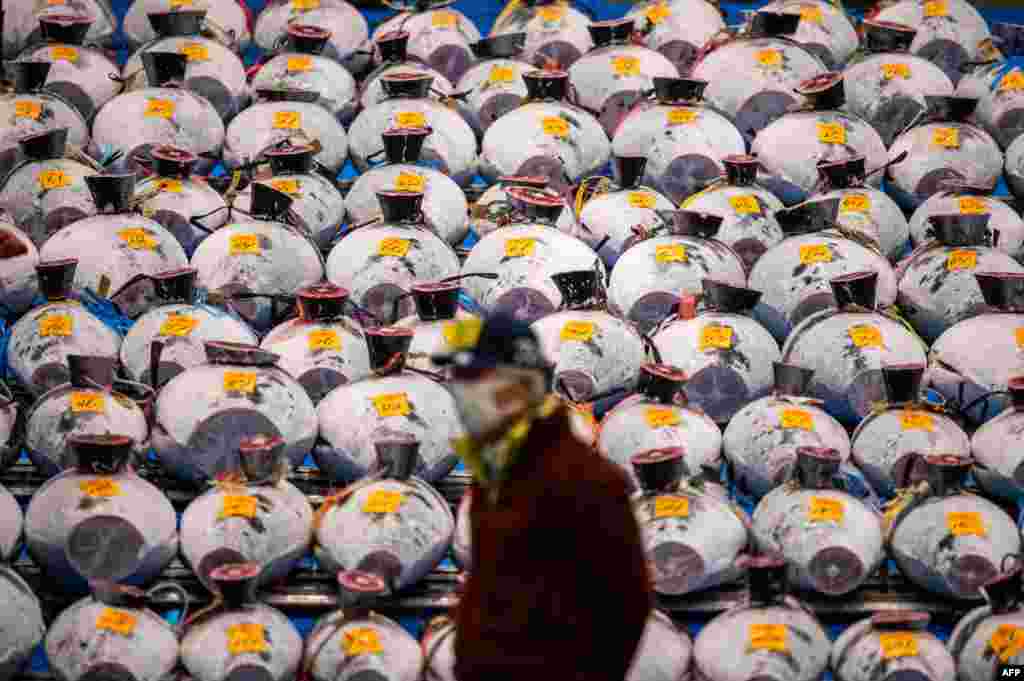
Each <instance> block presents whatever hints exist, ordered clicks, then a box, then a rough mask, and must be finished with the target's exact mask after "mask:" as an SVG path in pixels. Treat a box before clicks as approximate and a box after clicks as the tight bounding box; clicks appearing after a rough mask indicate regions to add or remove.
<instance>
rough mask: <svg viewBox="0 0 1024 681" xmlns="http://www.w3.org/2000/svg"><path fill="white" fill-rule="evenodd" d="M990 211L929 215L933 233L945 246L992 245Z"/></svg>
mask: <svg viewBox="0 0 1024 681" xmlns="http://www.w3.org/2000/svg"><path fill="white" fill-rule="evenodd" d="M991 218H992V216H991V215H990V214H988V213H970V214H966V215H964V214H960V213H952V214H948V215H929V216H928V222H929V223H930V224H931V233H932V235H933V236H934V237H935V239H936V240H937V241H938V242H939V243H941V244H942V245H944V246H953V247H961V246H990V245H991V244H992V230H991V229H989V226H988V223H989V220H990V219H991Z"/></svg>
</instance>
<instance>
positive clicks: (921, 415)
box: [900, 409, 935, 433]
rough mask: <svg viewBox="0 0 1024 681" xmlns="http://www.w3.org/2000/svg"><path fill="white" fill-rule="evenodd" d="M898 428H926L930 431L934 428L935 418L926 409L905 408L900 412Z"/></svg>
mask: <svg viewBox="0 0 1024 681" xmlns="http://www.w3.org/2000/svg"><path fill="white" fill-rule="evenodd" d="M900 428H901V429H902V430H926V431H928V432H929V433H931V432H932V431H934V430H935V419H934V418H932V415H931V414H929V413H928V412H926V411H918V410H916V409H906V410H904V411H903V413H902V414H900Z"/></svg>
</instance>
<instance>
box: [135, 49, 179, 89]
mask: <svg viewBox="0 0 1024 681" xmlns="http://www.w3.org/2000/svg"><path fill="white" fill-rule="evenodd" d="M140 58H141V59H142V68H144V69H145V70H146V81H147V82H148V83H149V84H150V85H151V86H153V87H160V86H162V85H166V84H167V83H171V82H179V83H181V82H184V80H185V72H186V71H187V70H188V57H187V56H185V55H184V54H181V53H178V52H143V53H142V56H141V57H140Z"/></svg>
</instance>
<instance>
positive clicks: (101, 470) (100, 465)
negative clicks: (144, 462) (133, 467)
mask: <svg viewBox="0 0 1024 681" xmlns="http://www.w3.org/2000/svg"><path fill="white" fill-rule="evenodd" d="M68 446H69V447H70V448H71V450H72V451H73V452H74V453H75V459H76V461H77V462H78V463H77V468H78V469H79V470H82V471H88V472H89V473H93V474H94V475H114V474H117V473H120V472H121V471H122V470H124V467H125V466H127V465H128V464H129V463H130V462H131V460H132V454H133V451H134V447H135V440H133V439H132V438H130V437H128V436H127V435H109V434H108V435H82V434H79V435H71V436H69V437H68Z"/></svg>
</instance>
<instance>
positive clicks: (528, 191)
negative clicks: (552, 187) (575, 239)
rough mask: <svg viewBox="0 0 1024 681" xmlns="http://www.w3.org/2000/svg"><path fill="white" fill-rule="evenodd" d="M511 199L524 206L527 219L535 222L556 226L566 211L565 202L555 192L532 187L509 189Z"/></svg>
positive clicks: (507, 192)
mask: <svg viewBox="0 0 1024 681" xmlns="http://www.w3.org/2000/svg"><path fill="white" fill-rule="evenodd" d="M505 193H506V194H508V196H509V198H510V199H512V200H514V201H515V202H516V203H518V204H519V205H521V206H522V209H523V212H524V213H526V217H527V218H528V219H530V220H532V221H533V222H540V223H544V224H548V225H554V224H556V223H557V222H558V218H559V217H561V215H562V211H563V210H564V209H565V201H564V200H563V199H562V197H561V196H560V195H558V194H556V193H554V192H550V191H546V190H543V189H534V188H532V187H509V188H508V189H506V190H505Z"/></svg>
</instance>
